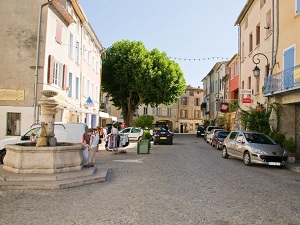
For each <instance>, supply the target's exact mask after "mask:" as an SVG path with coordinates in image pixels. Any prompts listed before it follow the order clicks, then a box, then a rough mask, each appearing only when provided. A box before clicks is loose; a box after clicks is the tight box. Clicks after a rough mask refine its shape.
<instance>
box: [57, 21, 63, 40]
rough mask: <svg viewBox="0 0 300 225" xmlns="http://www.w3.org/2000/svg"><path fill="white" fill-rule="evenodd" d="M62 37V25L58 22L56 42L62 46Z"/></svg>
mask: <svg viewBox="0 0 300 225" xmlns="http://www.w3.org/2000/svg"><path fill="white" fill-rule="evenodd" d="M61 35H62V23H61V22H60V21H59V20H57V21H56V36H55V40H56V41H57V42H58V43H59V44H61V43H62V41H61Z"/></svg>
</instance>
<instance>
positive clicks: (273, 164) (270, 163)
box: [268, 162, 280, 166]
mask: <svg viewBox="0 0 300 225" xmlns="http://www.w3.org/2000/svg"><path fill="white" fill-rule="evenodd" d="M268 164H269V165H271V166H280V163H279V162H269V163H268Z"/></svg>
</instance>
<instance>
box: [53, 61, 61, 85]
mask: <svg viewBox="0 0 300 225" xmlns="http://www.w3.org/2000/svg"><path fill="white" fill-rule="evenodd" d="M62 78H63V65H62V64H61V63H59V62H57V61H54V67H53V84H56V85H57V86H59V87H62Z"/></svg>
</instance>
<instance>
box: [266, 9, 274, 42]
mask: <svg viewBox="0 0 300 225" xmlns="http://www.w3.org/2000/svg"><path fill="white" fill-rule="evenodd" d="M271 27H272V20H271V10H270V11H269V12H267V14H266V29H265V30H266V37H267V36H269V34H270V33H271Z"/></svg>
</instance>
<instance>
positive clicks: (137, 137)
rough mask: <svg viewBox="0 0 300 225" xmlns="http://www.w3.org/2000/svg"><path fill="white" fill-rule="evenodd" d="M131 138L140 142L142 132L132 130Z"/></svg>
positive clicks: (136, 129)
mask: <svg viewBox="0 0 300 225" xmlns="http://www.w3.org/2000/svg"><path fill="white" fill-rule="evenodd" d="M130 136H131V138H132V139H134V140H138V139H139V137H140V136H141V130H140V129H138V128H132V129H131V132H130Z"/></svg>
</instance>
